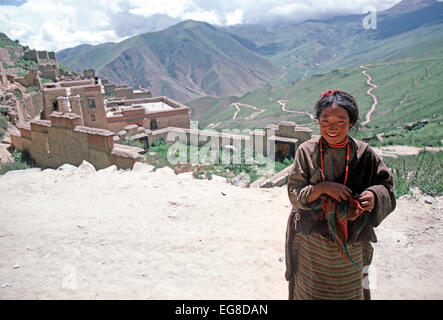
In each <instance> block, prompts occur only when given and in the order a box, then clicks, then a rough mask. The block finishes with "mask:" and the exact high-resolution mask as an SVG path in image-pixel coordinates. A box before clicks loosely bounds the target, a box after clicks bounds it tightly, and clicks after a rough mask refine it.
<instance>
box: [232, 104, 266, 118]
mask: <svg viewBox="0 0 443 320" xmlns="http://www.w3.org/2000/svg"><path fill="white" fill-rule="evenodd" d="M231 105H232V106H234V107H235V108H236V109H237V111H236V112H235V113H234V116H233V117H232V120H235V118H237V114H238V112H239V111H240V106H243V107H246V108H251V109H254V110H258V111H256V112H254V113H253V114H251V115H250V116H248V117H246V118H245V120H252V119H254V118H255V117H257V116H258V115H260V114H261V113H263V112H264V111H265V109H261V108H257V107H254V106H251V105H249V104H245V103H239V102H234V103H232V104H231Z"/></svg>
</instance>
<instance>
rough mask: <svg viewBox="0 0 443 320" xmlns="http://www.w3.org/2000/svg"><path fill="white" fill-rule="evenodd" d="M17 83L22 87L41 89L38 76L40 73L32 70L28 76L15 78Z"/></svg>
mask: <svg viewBox="0 0 443 320" xmlns="http://www.w3.org/2000/svg"><path fill="white" fill-rule="evenodd" d="M15 81H17V82H18V83H20V84H21V85H22V86H24V87H26V88H28V87H36V88H38V89H41V87H42V86H41V83H40V77H39V75H38V71H37V70H36V69H30V70H29V72H28V74H27V75H26V76H24V77H21V78H15Z"/></svg>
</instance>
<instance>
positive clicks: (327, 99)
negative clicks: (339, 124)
mask: <svg viewBox="0 0 443 320" xmlns="http://www.w3.org/2000/svg"><path fill="white" fill-rule="evenodd" d="M332 105H337V106H340V107H342V108H343V109H345V110H346V112H347V113H348V115H349V119H350V122H351V124H352V125H353V128H355V129H356V130H358V127H360V123H359V120H358V117H359V111H358V105H357V101H356V100H355V98H354V97H353V96H352V95H351V94H349V93H347V92H346V91H343V90H341V89H331V90H328V91H325V92H323V93H322V94H321V95H320V98H319V99H318V100H317V102H316V104H315V108H314V114H315V118H316V119H317V120H319V119H320V115H321V113H322V112H323V110H324V109H325V108H327V107H330V106H332Z"/></svg>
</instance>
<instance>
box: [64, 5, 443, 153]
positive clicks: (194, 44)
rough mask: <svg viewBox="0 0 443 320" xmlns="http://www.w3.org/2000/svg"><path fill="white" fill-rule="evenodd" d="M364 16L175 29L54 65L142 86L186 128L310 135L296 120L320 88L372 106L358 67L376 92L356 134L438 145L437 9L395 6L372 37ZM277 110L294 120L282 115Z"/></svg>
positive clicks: (440, 26)
mask: <svg viewBox="0 0 443 320" xmlns="http://www.w3.org/2000/svg"><path fill="white" fill-rule="evenodd" d="M366 16H367V14H361V15H346V16H337V17H334V18H331V19H328V20H307V21H303V22H300V23H294V24H281V25H272V26H267V25H237V26H231V27H223V28H222V27H215V26H212V25H210V24H207V23H204V22H197V21H184V22H181V23H178V24H176V25H174V26H172V27H169V28H168V29H165V30H163V31H158V32H152V33H145V34H142V35H139V36H136V37H132V38H129V39H127V40H125V41H122V42H120V43H106V44H102V45H98V46H90V45H82V46H78V47H75V48H71V49H66V50H62V51H60V52H57V56H58V58H59V59H60V60H61V61H62V62H63V63H64V64H66V65H68V66H69V67H71V68H72V69H74V70H76V71H82V70H83V69H86V68H90V67H92V68H95V69H96V70H97V71H98V74H99V75H100V76H102V77H105V78H109V79H110V80H112V81H113V82H116V83H119V84H123V83H126V84H129V85H131V86H133V87H138V86H142V87H148V88H150V89H151V91H152V93H153V94H154V95H167V96H170V97H172V98H175V99H177V100H179V101H181V102H184V103H186V104H187V105H189V106H190V107H191V110H192V112H191V117H192V119H193V120H199V121H200V124H201V125H202V126H210V125H212V126H214V125H215V127H216V128H224V127H239V126H240V127H248V128H260V127H262V128H263V127H264V126H265V125H266V124H269V123H276V122H278V121H280V120H292V121H297V123H301V124H306V125H308V126H311V127H312V128H313V129H314V130H315V128H316V126H315V124H314V123H313V122H312V119H310V118H309V117H307V116H306V113H305V115H303V113H304V112H310V110H311V109H312V104H313V102H314V101H315V100H316V99H317V96H318V92H321V91H323V90H326V89H329V88H330V87H340V88H344V89H347V90H349V91H350V92H352V93H353V94H354V95H355V96H356V98H357V99H358V101H360V102H361V105H360V106H361V109H362V115H363V114H364V113H366V112H368V111H369V109H370V107H371V104H372V100H371V98H370V96H369V95H368V94H367V93H366V91H367V90H368V89H369V88H370V86H369V85H368V84H367V82H366V81H367V78H366V76H364V74H362V71H363V69H362V68H361V67H360V66H362V65H364V66H365V68H366V70H367V72H368V73H369V74H370V75H371V76H372V77H373V82H374V83H376V84H377V86H378V87H377V88H376V89H374V90H373V93H374V94H375V95H377V97H378V100H379V104H378V106H377V110H376V111H375V112H374V113H373V115H372V121H371V124H368V125H367V126H365V128H364V129H363V130H362V131H361V132H360V135H363V136H365V135H366V136H367V137H369V138H370V137H375V136H376V135H377V134H380V132H383V133H384V134H386V135H387V136H390V137H391V138H387V140H386V141H387V142H389V143H391V142H392V143H393V142H399V143H413V144H420V145H440V144H442V142H441V140H442V139H443V132H442V130H440V129H439V128H440V123H441V120H442V119H441V116H440V114H441V106H442V105H443V96H442V95H441V94H440V92H441V86H442V84H443V80H442V77H441V74H442V70H441V67H440V66H441V65H443V63H442V62H443V3H442V2H440V1H436V0H403V1H401V2H400V3H398V4H397V5H395V6H393V7H391V8H390V9H388V10H385V11H382V12H377V15H376V22H377V24H376V29H365V28H364V27H363V20H364V19H365V17H366ZM439 88H440V89H439ZM279 101H280V102H281V101H286V103H287V104H286V107H287V109H289V110H292V111H297V112H300V113H299V114H295V113H292V114H289V113H287V112H283V111H282V105H281V104H280V103H279ZM233 103H240V104H244V105H250V106H255V107H257V108H259V109H263V110H264V111H263V112H261V113H259V114H257V115H256V116H255V117H253V119H251V118H248V117H250V116H251V115H252V114H253V113H254V112H256V111H257V110H259V109H253V108H250V107H247V106H244V105H243V107H242V106H241V105H240V107H241V108H240V111H239V113H238V117H237V118H236V119H235V117H233V115H234V113H235V111H236V109H235V108H234V106H233ZM237 107H238V106H237ZM439 110H440V111H439ZM233 118H234V119H233ZM425 118H426V119H430V122H429V125H427V126H425V127H420V128H416V130H415V131H412V132H403V131H402V130H403V129H402V128H403V126H404V125H405V124H406V123H408V122H414V121H421V120H422V119H425ZM246 119H247V120H248V121H245V120H246ZM402 134H404V135H403V137H401V135H402ZM390 141H391V142H390Z"/></svg>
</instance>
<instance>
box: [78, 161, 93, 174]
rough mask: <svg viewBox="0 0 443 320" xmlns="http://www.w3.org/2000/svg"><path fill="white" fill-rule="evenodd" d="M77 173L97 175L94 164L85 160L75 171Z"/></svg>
mask: <svg viewBox="0 0 443 320" xmlns="http://www.w3.org/2000/svg"><path fill="white" fill-rule="evenodd" d="M75 172H77V173H95V172H96V170H95V168H94V166H93V165H92V164H90V163H89V162H88V161H86V160H83V162H82V164H81V165H80V166H79V167H78V168H77V170H76V171H75Z"/></svg>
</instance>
